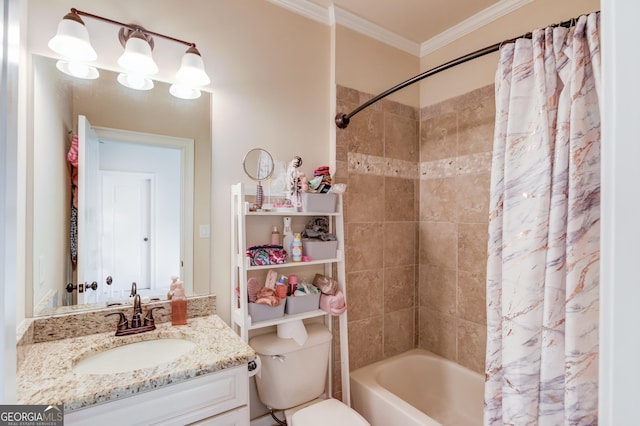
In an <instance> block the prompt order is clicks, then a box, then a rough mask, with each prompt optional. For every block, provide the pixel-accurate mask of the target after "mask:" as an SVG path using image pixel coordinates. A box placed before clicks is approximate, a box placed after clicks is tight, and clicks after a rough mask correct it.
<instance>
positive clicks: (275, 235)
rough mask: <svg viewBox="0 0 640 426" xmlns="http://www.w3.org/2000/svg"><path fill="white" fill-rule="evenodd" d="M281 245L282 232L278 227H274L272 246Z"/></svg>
mask: <svg viewBox="0 0 640 426" xmlns="http://www.w3.org/2000/svg"><path fill="white" fill-rule="evenodd" d="M281 243H282V240H281V239H280V231H279V230H278V227H277V226H274V227H273V230H272V231H271V245H273V246H279V245H280V244H281Z"/></svg>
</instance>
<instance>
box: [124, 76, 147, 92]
mask: <svg viewBox="0 0 640 426" xmlns="http://www.w3.org/2000/svg"><path fill="white" fill-rule="evenodd" d="M118 83H120V84H122V85H123V86H125V87H128V88H129V89H135V90H150V89H153V80H151V79H150V78H147V77H145V76H144V75H141V74H125V73H120V74H118Z"/></svg>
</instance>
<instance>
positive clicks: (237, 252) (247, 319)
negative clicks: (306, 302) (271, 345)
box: [231, 183, 345, 341]
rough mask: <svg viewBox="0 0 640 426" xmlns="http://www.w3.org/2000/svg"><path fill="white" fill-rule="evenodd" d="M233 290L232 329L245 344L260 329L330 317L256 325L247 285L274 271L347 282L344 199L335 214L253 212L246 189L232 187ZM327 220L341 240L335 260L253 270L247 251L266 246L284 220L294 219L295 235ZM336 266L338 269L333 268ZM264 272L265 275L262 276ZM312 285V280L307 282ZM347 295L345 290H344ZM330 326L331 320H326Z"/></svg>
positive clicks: (286, 318)
mask: <svg viewBox="0 0 640 426" xmlns="http://www.w3.org/2000/svg"><path fill="white" fill-rule="evenodd" d="M231 194H232V222H233V224H232V232H233V235H232V238H231V245H232V262H231V263H232V272H231V277H232V286H233V288H232V289H231V290H232V291H231V325H232V328H233V330H234V331H235V332H236V333H238V334H239V335H240V336H241V337H242V339H243V340H244V341H248V340H249V331H250V330H255V329H259V328H264V327H269V326H274V325H278V324H282V323H285V322H289V321H297V320H303V319H307V318H314V317H320V316H326V317H328V316H329V315H328V314H327V313H326V312H325V311H323V310H321V309H316V310H312V311H308V312H303V313H299V314H293V315H289V314H286V313H285V314H284V316H281V317H277V318H273V319H267V320H263V321H254V320H253V319H252V318H251V315H250V314H249V302H248V297H247V294H248V293H247V282H248V280H249V278H250V276H251V274H252V273H254V274H255V273H258V275H259V276H260V279H259V281H260V282H261V283H264V276H266V273H267V271H269V270H271V269H272V270H275V271H276V272H277V273H278V275H288V274H289V273H290V272H291V271H293V270H295V272H296V275H297V274H300V275H304V274H305V271H308V272H307V274H308V276H309V277H310V278H313V276H314V274H315V273H323V274H324V275H327V276H333V277H334V278H335V279H337V280H338V283H339V285H340V286H342V285H343V283H344V282H345V271H344V226H343V221H342V197H341V196H340V195H338V201H337V207H336V211H335V212H333V213H324V212H297V211H250V210H249V208H250V206H251V204H252V203H251V202H250V201H248V198H249V197H248V195H247V194H246V192H245V188H244V185H243V184H242V183H238V184H236V185H233V186H232V189H231ZM316 216H324V217H328V218H329V219H330V220H329V222H330V232H331V233H333V234H334V235H335V236H336V238H337V239H338V249H337V253H336V257H335V258H331V259H321V260H313V259H312V260H311V261H308V262H291V261H288V262H287V263H282V264H273V265H260V266H252V265H251V262H250V259H249V258H248V257H247V255H246V252H247V248H249V247H251V246H255V245H261V244H267V243H268V242H269V241H270V239H269V237H270V234H271V230H272V229H273V227H274V226H278V228H279V230H280V232H281V233H282V232H283V223H284V218H285V217H291V219H292V227H291V228H292V230H293V234H294V235H295V234H296V233H298V232H300V233H301V232H302V230H303V229H304V226H305V225H306V223H307V222H308V221H309V220H310V219H312V218H314V217H316ZM334 266H335V268H334ZM259 271H262V272H263V273H259ZM308 281H310V280H308ZM342 290H343V292H344V289H342ZM327 322H329V321H328V318H327Z"/></svg>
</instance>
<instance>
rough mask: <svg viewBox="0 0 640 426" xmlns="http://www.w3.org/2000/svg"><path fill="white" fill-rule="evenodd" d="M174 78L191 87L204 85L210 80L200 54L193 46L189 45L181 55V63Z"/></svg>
mask: <svg viewBox="0 0 640 426" xmlns="http://www.w3.org/2000/svg"><path fill="white" fill-rule="evenodd" d="M176 79H177V80H178V83H180V84H183V85H187V86H191V87H200V86H206V85H207V84H209V83H210V82H211V80H210V79H209V76H208V75H207V73H206V72H205V71H204V62H203V61H202V56H200V52H198V49H196V48H195V47H190V48H189V49H188V50H187V51H186V53H185V54H184V55H183V56H182V63H181V65H180V69H179V70H178V72H177V73H176Z"/></svg>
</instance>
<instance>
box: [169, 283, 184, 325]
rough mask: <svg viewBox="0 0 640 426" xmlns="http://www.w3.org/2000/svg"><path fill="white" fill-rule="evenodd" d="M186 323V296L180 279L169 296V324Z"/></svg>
mask: <svg viewBox="0 0 640 426" xmlns="http://www.w3.org/2000/svg"><path fill="white" fill-rule="evenodd" d="M185 324H187V297H186V296H185V294H184V287H183V284H182V281H178V283H177V285H176V289H175V290H174V292H173V297H172V298H171V325H185Z"/></svg>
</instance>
